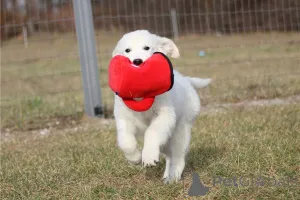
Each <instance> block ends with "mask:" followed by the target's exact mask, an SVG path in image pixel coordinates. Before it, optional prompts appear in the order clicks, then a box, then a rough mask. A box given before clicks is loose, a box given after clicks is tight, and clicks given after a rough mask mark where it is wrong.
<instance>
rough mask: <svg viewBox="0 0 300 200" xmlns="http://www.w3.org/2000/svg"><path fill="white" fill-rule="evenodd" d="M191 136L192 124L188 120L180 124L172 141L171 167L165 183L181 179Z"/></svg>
mask: <svg viewBox="0 0 300 200" xmlns="http://www.w3.org/2000/svg"><path fill="white" fill-rule="evenodd" d="M190 137H191V124H190V123H188V122H183V123H180V124H178V126H177V129H176V131H175V133H174V137H172V139H171V141H170V146H169V147H170V148H171V159H170V169H169V175H168V176H167V177H166V179H165V183H172V182H178V181H179V180H180V179H181V175H182V172H183V170H184V167H185V156H186V154H187V152H188V148H189V143H190Z"/></svg>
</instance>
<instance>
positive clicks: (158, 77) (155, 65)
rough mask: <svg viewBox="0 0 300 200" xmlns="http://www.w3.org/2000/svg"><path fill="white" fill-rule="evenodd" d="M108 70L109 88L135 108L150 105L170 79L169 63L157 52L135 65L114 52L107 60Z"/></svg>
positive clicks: (168, 88) (146, 108) (148, 106)
mask: <svg viewBox="0 0 300 200" xmlns="http://www.w3.org/2000/svg"><path fill="white" fill-rule="evenodd" d="M108 72H109V86H110V88H111V89H112V90H113V91H114V92H115V93H116V95H118V96H119V97H121V98H122V99H123V101H124V103H125V104H126V106H127V107H128V108H130V109H132V110H134V111H139V112H141V111H146V110H148V109H149V108H151V106H152V104H153V103H154V99H155V96H157V95H160V94H163V93H165V92H167V91H169V90H170V89H171V88H172V87H173V83H174V74H173V67H172V63H171V61H170V60H169V59H168V57H167V56H166V55H164V54H163V53H160V52H156V53H154V54H153V55H152V56H151V57H150V58H148V59H147V60H146V61H145V62H143V63H142V64H141V65H139V66H135V65H134V64H133V63H132V62H131V61H130V60H129V59H128V58H127V57H125V56H121V55H117V56H115V57H113V58H112V60H111V61H110V63H109V69H108ZM134 98H142V100H135V99H134Z"/></svg>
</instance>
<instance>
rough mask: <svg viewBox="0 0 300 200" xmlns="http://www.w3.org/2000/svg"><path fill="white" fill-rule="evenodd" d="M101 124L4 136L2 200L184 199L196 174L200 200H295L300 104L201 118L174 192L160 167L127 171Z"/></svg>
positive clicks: (111, 130) (108, 127)
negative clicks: (217, 182)
mask: <svg viewBox="0 0 300 200" xmlns="http://www.w3.org/2000/svg"><path fill="white" fill-rule="evenodd" d="M104 122H105V121H104ZM104 122H103V121H102V120H95V121H94V122H92V123H88V122H82V123H81V124H79V125H77V126H70V128H69V129H64V130H56V129H53V130H51V132H50V133H49V134H45V135H41V134H40V132H39V131H36V132H16V133H11V134H8V135H5V136H2V137H3V138H2V143H1V152H0V155H1V174H0V177H1V178H0V186H1V199H164V200H165V199H185V197H186V196H187V191H188V188H189V187H190V185H191V174H192V172H194V171H196V172H197V173H198V174H199V176H200V178H201V180H202V182H203V184H205V185H206V186H209V187H211V188H210V191H209V193H208V194H207V195H206V198H205V199H299V196H300V156H299V155H300V146H299V144H300V104H294V105H285V106H269V107H257V108H251V109H250V108H237V109H234V108H233V109H230V110H228V111H227V112H222V113H210V114H203V115H201V116H200V117H199V118H198V120H197V121H196V124H195V126H194V128H193V133H192V142H191V148H190V153H189V154H188V157H187V166H186V169H185V171H184V180H183V181H181V182H179V183H178V184H173V185H164V184H163V182H162V180H161V177H162V174H163V170H164V169H163V168H164V165H163V161H162V164H160V165H158V166H156V167H153V168H147V169H142V168H141V167H140V166H132V165H130V164H129V163H128V162H127V161H126V160H125V158H124V157H123V155H122V153H121V152H120V150H119V149H118V148H117V147H116V136H115V126H114V121H108V122H107V123H104ZM76 127H79V128H76ZM4 138H7V141H6V142H4ZM213 176H221V177H233V176H237V177H241V176H244V177H259V176H263V177H275V178H276V179H280V178H285V177H295V178H298V183H297V184H294V185H292V186H290V187H287V186H280V187H271V186H265V187H252V186H251V187H237V188H235V187H225V186H216V187H213V185H212V177H213Z"/></svg>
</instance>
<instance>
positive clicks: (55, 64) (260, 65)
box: [1, 32, 300, 130]
mask: <svg viewBox="0 0 300 200" xmlns="http://www.w3.org/2000/svg"><path fill="white" fill-rule="evenodd" d="M120 36H121V35H120V34H117V33H103V32H97V36H96V39H97V48H98V56H99V59H98V60H99V73H100V77H101V86H102V94H103V102H104V105H105V111H106V115H107V116H110V115H111V109H112V105H113V101H112V97H113V95H112V92H111V91H110V89H109V88H108V85H107V65H108V62H109V59H110V58H111V52H112V49H113V47H114V45H115V44H116V42H117V40H118V39H119V38H120ZM299 42H300V35H299V33H282V34H279V33H265V34H260V33H257V34H245V35H231V36H221V37H217V36H196V35H195V36H186V37H182V38H180V39H179V40H178V41H176V44H177V45H178V47H179V50H180V52H181V58H180V59H178V60H175V59H172V61H173V62H174V66H175V69H177V70H178V71H180V72H182V73H183V74H185V75H190V76H199V77H212V78H213V79H214V82H213V84H212V85H211V86H210V87H209V88H207V89H204V90H201V91H200V94H201V97H202V100H203V101H202V102H203V104H207V103H210V102H216V103H222V102H239V101H243V100H247V99H250V100H251V99H269V98H275V97H288V96H291V95H298V94H300V78H299V77H300V57H299V52H300V45H299ZM200 50H205V52H206V56H205V57H199V56H198V52H199V51H200ZM77 52H78V50H77V44H76V37H75V35H74V34H64V35H47V34H40V35H35V36H33V37H31V38H30V40H29V47H28V48H27V49H25V48H24V46H23V45H22V41H18V40H11V41H8V42H5V43H3V45H2V46H1V56H2V58H1V129H2V130H3V129H5V128H9V129H14V130H30V129H35V128H44V127H45V126H47V123H48V122H49V120H50V121H51V120H58V119H65V118H73V119H75V120H79V119H80V118H81V114H82V112H83V92H82V86H81V76H80V63H79V59H78V56H77ZM63 121H64V120H63Z"/></svg>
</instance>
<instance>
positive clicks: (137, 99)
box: [133, 98, 144, 101]
mask: <svg viewBox="0 0 300 200" xmlns="http://www.w3.org/2000/svg"><path fill="white" fill-rule="evenodd" d="M143 99H144V98H133V100H135V101H142V100H143Z"/></svg>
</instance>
